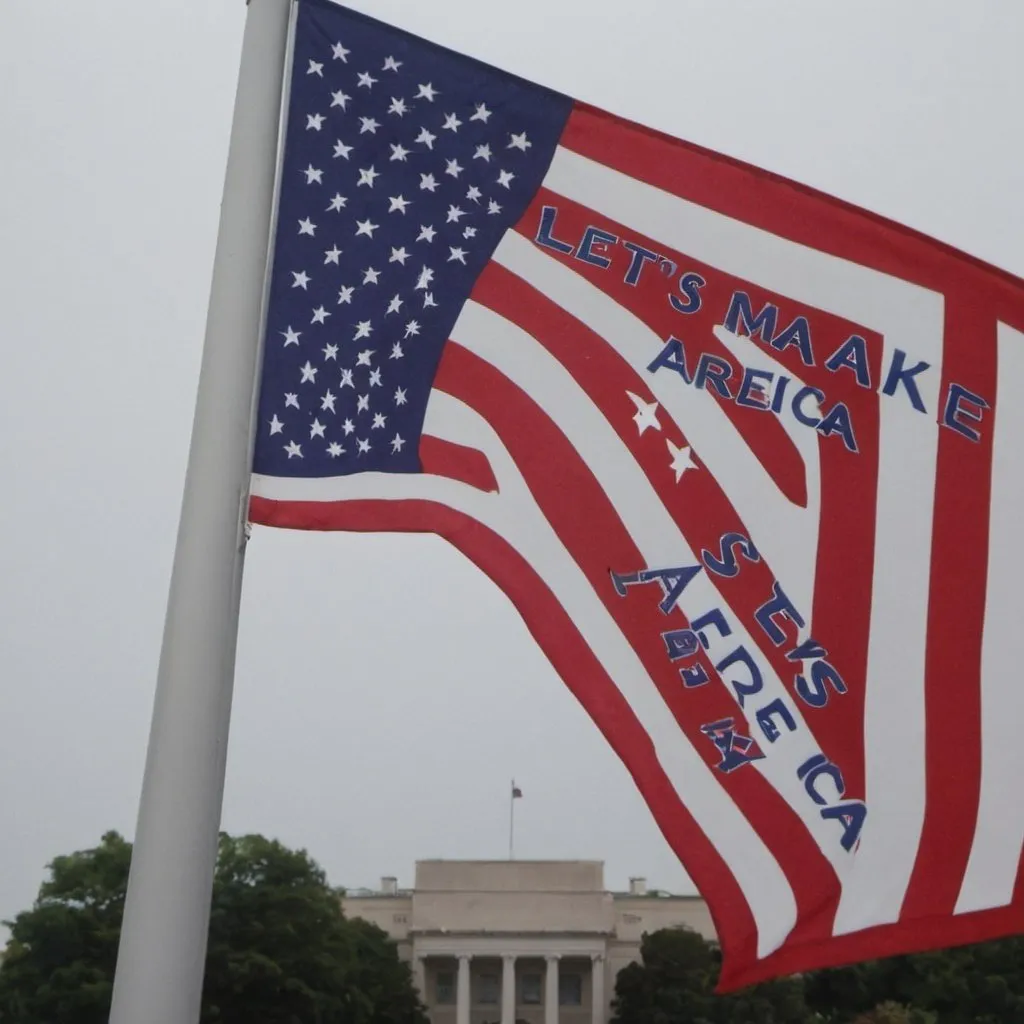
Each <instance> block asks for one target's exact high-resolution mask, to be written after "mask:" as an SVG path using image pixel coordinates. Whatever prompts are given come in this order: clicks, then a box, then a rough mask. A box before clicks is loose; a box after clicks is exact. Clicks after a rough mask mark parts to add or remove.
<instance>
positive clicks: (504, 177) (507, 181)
mask: <svg viewBox="0 0 1024 1024" xmlns="http://www.w3.org/2000/svg"><path fill="white" fill-rule="evenodd" d="M514 177H515V175H514V174H513V173H512V172H511V171H498V184H499V185H501V186H502V187H504V188H510V187H511V185H512V179H513V178H514Z"/></svg>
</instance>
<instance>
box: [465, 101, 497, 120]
mask: <svg viewBox="0 0 1024 1024" xmlns="http://www.w3.org/2000/svg"><path fill="white" fill-rule="evenodd" d="M491 113H492V111H490V110H488V109H487V105H486V104H485V103H478V104H477V105H476V113H475V114H474V115H473V116H472V117H471V118H470V121H483V123H484V124H487V118H489V117H490V116H491Z"/></svg>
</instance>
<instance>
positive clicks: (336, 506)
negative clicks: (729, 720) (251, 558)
mask: <svg viewBox="0 0 1024 1024" xmlns="http://www.w3.org/2000/svg"><path fill="white" fill-rule="evenodd" d="M249 515H250V518H251V519H252V521H253V522H256V523H262V524H263V525H266V526H278V527H287V528H291V529H300V530H324V529H329V530H354V531H379V530H386V531H395V532H406V531H409V532H428V533H436V534H438V535H440V536H442V537H444V538H445V539H446V540H448V541H449V542H450V543H451V544H452V545H454V546H455V547H456V548H458V550H460V551H461V552H462V553H463V554H464V555H465V556H466V557H467V558H469V559H470V560H471V561H472V562H473V563H475V564H476V565H477V566H478V567H479V568H480V569H481V570H482V571H483V572H485V573H486V574H487V575H488V576H489V577H490V578H491V579H492V580H493V581H494V582H495V583H496V584H497V585H498V587H500V588H501V590H502V591H503V592H504V593H505V594H506V595H508V597H509V599H510V600H511V601H512V603H513V604H514V605H515V607H516V608H517V609H518V610H519V613H520V615H522V617H523V621H524V622H525V623H526V626H527V628H528V629H529V630H530V633H531V634H532V635H533V637H534V639H536V641H537V643H538V644H539V645H540V646H541V648H542V650H543V651H544V652H545V654H546V655H547V657H548V658H549V659H550V661H551V663H552V665H553V666H554V668H555V670H556V671H557V672H558V673H559V675H560V676H561V677H562V679H563V680H564V681H565V683H566V685H567V686H568V687H569V689H570V690H571V691H572V692H573V694H574V695H575V696H576V698H577V700H579V702H580V704H582V705H583V707H584V709H585V710H586V712H587V714H589V715H590V717H591V718H592V719H593V721H594V723H595V724H596V725H597V727H598V728H599V729H600V730H601V732H602V733H603V734H604V736H605V738H606V739H607V740H608V743H609V744H610V745H611V747H612V749H613V750H614V751H615V752H616V754H618V756H619V757H620V758H621V759H622V761H623V763H624V764H625V766H626V768H627V769H628V771H629V773H630V775H631V776H632V777H633V779H634V781H635V782H636V784H637V787H638V789H639V790H640V793H641V794H642V796H643V798H644V800H645V801H646V802H647V805H648V807H649V808H650V809H651V812H652V814H653V815H654V818H655V820H656V821H657V822H658V825H659V827H660V828H661V831H662V832H663V833H664V835H665V838H666V840H667V841H668V843H669V845H670V846H671V847H672V849H673V850H674V851H675V853H676V855H677V856H678V857H679V859H680V861H682V863H683V866H684V867H685V868H686V871H687V873H688V874H689V875H690V877H691V878H692V879H693V880H694V882H695V883H696V885H697V887H698V888H699V889H700V892H701V893H702V894H703V896H704V898H705V899H706V900H707V902H708V908H709V910H710V911H711V915H712V918H713V919H714V923H715V930H716V932H717V934H718V936H719V940H720V942H721V943H722V948H723V951H724V953H725V958H726V967H725V971H724V972H723V975H722V984H723V986H731V985H733V984H735V980H734V979H733V977H732V975H731V973H730V972H731V971H732V970H733V967H734V966H739V965H743V964H748V963H751V962H753V961H754V960H755V959H756V949H757V935H756V929H755V926H754V919H753V916H752V915H751V913H750V908H749V907H748V906H747V903H746V900H745V899H744V897H743V893H742V892H741V890H740V888H739V886H738V885H737V883H736V881H735V879H734V878H733V876H732V874H731V873H730V872H729V869H728V868H727V867H726V865H725V862H724V861H723V860H722V858H721V856H720V855H719V854H718V852H717V851H716V850H715V848H714V847H713V846H712V845H711V843H710V842H709V841H708V838H707V836H706V835H705V834H704V833H703V831H701V829H700V827H699V826H698V825H697V823H696V821H694V819H693V816H692V815H691V814H690V812H689V811H688V810H687V809H686V807H685V806H684V805H683V804H682V803H681V802H680V800H679V798H678V796H677V794H676V792H675V790H674V788H673V786H672V783H671V782H670V781H669V779H668V777H667V776H666V775H665V772H664V771H663V769H662V768H661V765H660V764H659V762H658V759H657V757H656V756H655V754H654V749H653V747H652V745H651V741H650V738H649V737H648V736H647V734H646V733H645V732H644V730H643V727H642V726H641V725H640V723H639V721H637V718H636V716H635V715H634V714H633V711H632V709H631V708H630V707H629V705H628V704H627V703H626V701H625V699H624V698H623V696H622V694H621V693H620V692H619V690H618V688H617V687H616V686H615V683H614V682H613V681H612V679H611V678H610V677H609V676H608V673H607V672H606V671H605V669H604V667H603V666H602V665H601V663H600V661H598V659H597V658H596V657H595V656H594V653H593V652H592V651H591V650H590V648H589V646H588V645H587V643H586V642H585V641H584V640H583V638H582V637H581V636H580V634H579V631H578V630H577V628H576V626H575V624H574V623H573V622H572V620H571V619H570V618H569V617H568V615H567V614H566V612H565V609H564V608H563V607H562V606H561V605H560V604H559V602H558V601H557V599H556V598H555V597H554V595H553V594H552V593H551V591H550V590H549V589H548V588H547V586H545V584H544V582H543V580H541V578H540V577H539V576H538V575H537V573H536V572H535V571H534V569H533V568H532V567H531V566H530V565H529V564H528V563H527V562H526V561H525V560H524V559H523V558H522V557H521V556H520V555H519V554H518V552H516V550H515V549H514V548H512V547H511V546H510V545H509V544H508V543H507V542H506V541H505V540H503V539H502V538H501V537H499V536H498V535H497V534H496V533H494V532H493V531H492V530H490V529H488V528H487V527H486V526H483V525H482V524H481V523H478V522H477V521H476V520H474V519H471V518H469V517H468V516H465V515H463V514H462V513H460V512H456V511H454V510H453V509H450V508H447V507H445V506H443V505H438V504H435V503H433V502H427V501H414V500H408V501H347V502H278V501H269V500H268V499H266V498H253V499H252V501H251V503H250V510H249Z"/></svg>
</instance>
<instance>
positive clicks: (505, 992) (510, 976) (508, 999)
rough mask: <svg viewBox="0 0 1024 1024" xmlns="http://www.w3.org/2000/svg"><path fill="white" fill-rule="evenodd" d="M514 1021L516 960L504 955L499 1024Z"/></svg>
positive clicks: (508, 1023) (511, 1023) (507, 1023)
mask: <svg viewBox="0 0 1024 1024" xmlns="http://www.w3.org/2000/svg"><path fill="white" fill-rule="evenodd" d="M515 1020H516V958H515V957H514V956H512V955H511V954H506V955H505V956H503V957H502V958H501V1024H515Z"/></svg>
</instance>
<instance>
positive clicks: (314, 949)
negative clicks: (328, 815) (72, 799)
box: [0, 833, 426, 1024]
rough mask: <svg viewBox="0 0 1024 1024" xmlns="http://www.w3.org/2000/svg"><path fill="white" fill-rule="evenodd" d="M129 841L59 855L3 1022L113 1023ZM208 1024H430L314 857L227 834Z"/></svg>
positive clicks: (220, 864) (16, 940)
mask: <svg viewBox="0 0 1024 1024" xmlns="http://www.w3.org/2000/svg"><path fill="white" fill-rule="evenodd" d="M130 860H131V846H130V845H129V844H128V843H127V842H125V840H124V839H122V838H121V837H120V836H119V835H117V834H116V833H108V834H107V835H105V836H104V837H103V841H102V842H101V844H100V845H99V846H98V847H97V848H95V849H93V850H85V851H82V852H80V853H75V854H72V855H71V856H69V857H58V858H57V859H56V860H54V862H53V863H52V864H51V865H50V878H49V879H48V880H47V881H46V882H45V883H44V884H43V886H42V888H41V889H40V892H39V897H38V899H37V900H36V903H35V905H34V906H33V907H32V909H31V910H28V911H25V912H24V913H22V914H19V915H18V917H17V918H16V919H15V920H14V921H13V922H8V926H9V927H10V928H11V936H12V937H11V942H10V945H9V946H8V949H7V952H6V954H5V957H4V960H3V962H2V963H0V1020H2V1021H3V1024H56V1022H60V1024H106V1020H107V1013H108V1011H109V1006H110V995H111V990H112V984H113V975H114V964H115V962H116V957H117V942H118V935H119V932H120V926H121V914H122V911H123V906H124V893H125V888H126V885H127V881H128V867H129V863H130ZM202 1021H203V1024H426V1015H425V1012H424V1010H423V1007H422V1006H421V1004H420V1002H419V999H418V997H417V995H416V992H415V989H414V987H413V984H412V977H411V974H410V971H409V968H408V966H407V965H406V964H404V963H402V962H401V961H400V960H399V959H398V953H397V949H396V947H395V944H394V943H393V942H392V941H391V940H390V939H389V938H388V937H387V935H385V933H384V932H383V931H381V930H380V929H379V928H377V927H376V926H374V925H371V924H368V923H366V922H364V921H349V920H346V919H345V918H344V917H343V916H342V914H341V907H340V902H339V893H338V892H337V891H336V890H334V889H332V888H331V887H330V886H329V885H328V884H327V880H326V878H325V876H324V873H323V871H322V870H321V869H320V868H319V867H318V866H317V865H316V864H315V863H314V862H313V861H312V860H311V859H310V858H309V856H308V855H307V854H306V853H305V852H304V851H294V850H289V849H287V848H286V847H284V846H282V845H281V844H280V843H277V842H273V841H271V840H268V839H264V838H263V837H262V836H243V837H240V838H233V837H231V836H222V837H221V841H220V851H219V856H218V861H217V870H216V875H215V879H214V887H213V907H212V913H211V917H210V940H209V949H208V953H207V966H206V982H205V987H204V990H203V1009H202Z"/></svg>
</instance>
